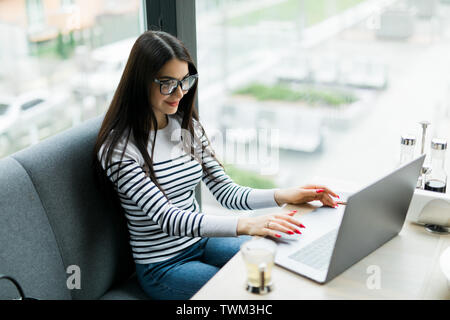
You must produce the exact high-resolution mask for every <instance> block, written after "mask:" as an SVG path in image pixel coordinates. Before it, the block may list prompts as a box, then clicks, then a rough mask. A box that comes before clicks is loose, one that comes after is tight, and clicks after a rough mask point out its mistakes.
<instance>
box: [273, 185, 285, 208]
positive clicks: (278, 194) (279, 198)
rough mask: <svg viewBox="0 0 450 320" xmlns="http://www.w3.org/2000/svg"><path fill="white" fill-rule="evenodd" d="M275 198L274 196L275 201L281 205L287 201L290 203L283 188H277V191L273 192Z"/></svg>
mask: <svg viewBox="0 0 450 320" xmlns="http://www.w3.org/2000/svg"><path fill="white" fill-rule="evenodd" d="M273 198H274V200H275V202H276V203H277V204H278V206H279V207H281V206H282V205H284V204H285V203H288V201H287V200H286V198H285V195H284V192H283V189H277V190H275V192H274V194H273Z"/></svg>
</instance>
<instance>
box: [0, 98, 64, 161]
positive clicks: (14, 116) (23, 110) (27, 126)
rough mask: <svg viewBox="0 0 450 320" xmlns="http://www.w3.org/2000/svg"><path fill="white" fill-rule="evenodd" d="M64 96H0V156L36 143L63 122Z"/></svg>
mask: <svg viewBox="0 0 450 320" xmlns="http://www.w3.org/2000/svg"><path fill="white" fill-rule="evenodd" d="M65 99H66V98H65V95H64V94H60V93H52V94H51V95H50V93H49V92H48V91H33V92H27V93H25V94H22V95H19V96H17V97H11V96H0V156H2V155H5V154H6V153H8V152H12V151H14V150H18V149H20V148H22V147H24V146H27V145H30V144H34V143H37V142H38V141H39V140H40V139H41V138H43V137H45V136H48V135H50V134H52V133H53V132H52V131H53V129H54V128H56V127H58V125H59V124H60V123H61V122H62V121H64V113H65V112H64V108H63V104H64V101H65Z"/></svg>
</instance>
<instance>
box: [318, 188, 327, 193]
mask: <svg viewBox="0 0 450 320" xmlns="http://www.w3.org/2000/svg"><path fill="white" fill-rule="evenodd" d="M324 191H325V190H323V189H318V190H316V192H317V193H322V192H324Z"/></svg>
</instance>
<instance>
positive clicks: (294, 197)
mask: <svg viewBox="0 0 450 320" xmlns="http://www.w3.org/2000/svg"><path fill="white" fill-rule="evenodd" d="M332 197H334V198H338V199H339V196H338V195H337V194H336V193H334V192H333V191H331V190H330V189H328V188H327V187H325V186H322V185H306V186H303V187H293V188H286V189H278V190H276V191H275V201H276V202H277V203H278V205H279V206H281V205H283V204H285V203H287V204H301V203H305V202H309V201H314V200H319V201H320V202H322V204H323V205H325V206H329V207H334V208H335V207H337V205H338V202H336V201H334V200H333V199H332Z"/></svg>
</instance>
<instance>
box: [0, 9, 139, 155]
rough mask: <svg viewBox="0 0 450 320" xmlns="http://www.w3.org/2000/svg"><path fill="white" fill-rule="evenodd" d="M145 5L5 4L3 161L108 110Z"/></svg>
mask: <svg viewBox="0 0 450 320" xmlns="http://www.w3.org/2000/svg"><path fill="white" fill-rule="evenodd" d="M141 3H142V1H140V0H98V1H84V0H60V1H59V0H56V1H55V0H2V1H0V61H1V68H0V158H1V157H4V156H5V155H8V154H10V153H12V152H15V151H17V150H20V149H22V148H24V147H26V146H29V145H30V144H33V143H37V142H38V141H40V140H41V139H43V138H45V137H48V136H50V135H52V134H55V133H57V132H59V131H62V130H65V129H67V128H69V127H71V126H73V125H76V124H77V123H79V122H81V121H83V120H86V119H88V118H92V117H95V116H97V115H100V114H101V113H103V112H104V111H105V110H106V109H107V107H108V105H109V102H110V100H111V98H112V95H113V94H114V91H115V89H116V87H117V84H118V81H119V79H120V76H121V74H122V71H123V68H124V66H125V63H126V60H127V58H128V55H129V53H130V50H131V47H132V45H133V43H134V41H135V40H136V38H137V37H138V36H139V35H140V34H141V33H142V32H143V31H144V30H143V23H142V19H141V17H142V16H143V15H142V12H141V11H142V5H141Z"/></svg>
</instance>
